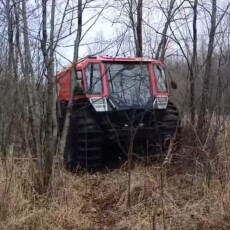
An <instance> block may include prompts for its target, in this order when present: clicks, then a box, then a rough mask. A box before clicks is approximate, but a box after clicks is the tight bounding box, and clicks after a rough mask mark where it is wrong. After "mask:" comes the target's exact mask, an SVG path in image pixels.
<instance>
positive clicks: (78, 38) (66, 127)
mask: <svg viewBox="0 0 230 230" xmlns="http://www.w3.org/2000/svg"><path fill="white" fill-rule="evenodd" d="M82 11H83V8H82V0H78V11H77V14H78V27H77V34H76V39H75V41H74V55H73V63H72V69H71V86H70V88H71V97H70V100H69V101H68V105H67V113H66V118H65V122H64V127H63V131H62V136H61V146H60V151H61V153H62V155H63V154H64V150H65V145H66V138H67V134H68V130H69V125H70V118H71V107H72V104H73V96H74V89H75V86H76V75H77V73H76V64H77V60H78V56H79V46H80V42H81V36H82Z"/></svg>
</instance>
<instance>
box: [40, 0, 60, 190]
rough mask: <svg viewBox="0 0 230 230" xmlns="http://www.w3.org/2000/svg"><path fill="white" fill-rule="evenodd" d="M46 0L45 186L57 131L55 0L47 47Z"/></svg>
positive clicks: (45, 17)
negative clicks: (46, 94) (46, 95)
mask: <svg viewBox="0 0 230 230" xmlns="http://www.w3.org/2000/svg"><path fill="white" fill-rule="evenodd" d="M46 3H47V1H46V0H42V35H43V38H42V44H41V46H42V53H43V58H44V63H45V67H46V71H47V79H48V98H47V106H46V115H47V117H46V127H45V140H46V143H45V145H46V147H47V148H46V151H44V174H43V184H44V186H45V187H47V186H48V185H49V181H50V176H51V174H52V167H53V160H54V154H55V152H56V140H57V132H56V131H55V132H54V133H53V129H54V130H56V125H57V124H56V123H57V122H56V119H54V117H56V110H55V109H54V108H55V107H56V106H55V105H56V103H55V102H56V98H55V85H54V18H55V0H52V6H51V22H50V45H49V48H47V37H48V36H47V5H46Z"/></svg>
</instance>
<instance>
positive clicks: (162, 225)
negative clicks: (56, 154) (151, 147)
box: [0, 133, 230, 230]
mask: <svg viewBox="0 0 230 230" xmlns="http://www.w3.org/2000/svg"><path fill="white" fill-rule="evenodd" d="M223 136H224V138H223V139H221V141H223V143H221V145H222V146H223V147H222V148H221V149H219V154H218V155H217V156H216V157H214V158H212V159H207V156H206V154H205V153H204V152H202V151H200V150H199V151H198V150H196V151H195V149H194V148H192V147H190V148H189V147H186V148H183V149H182V150H181V152H180V154H179V156H177V157H175V160H174V161H172V163H171V164H170V165H167V166H165V167H164V168H162V167H161V163H159V162H153V163H152V165H151V166H149V165H147V166H146V165H145V166H143V165H138V164H136V165H135V168H134V169H133V170H132V172H131V173H132V176H131V178H132V184H131V207H130V208H129V209H128V208H127V187H128V186H127V181H128V172H127V170H125V169H119V170H113V171H111V172H110V171H108V172H103V173H102V172H101V173H96V174H86V173H85V174H83V173H81V175H79V174H78V175H76V174H71V173H68V172H66V171H65V170H64V169H63V168H62V167H61V166H57V167H56V169H55V171H54V175H53V179H52V185H51V187H50V189H49V193H48V194H46V195H43V196H39V195H38V194H36V192H35V191H34V189H33V179H32V178H31V164H30V163H29V162H27V161H24V162H23V163H12V162H9V163H8V167H7V168H8V170H7V171H6V169H5V167H4V166H3V165H0V185H1V186H0V229H3V230H4V229H7V230H16V229H17V230H20V229H25V230H27V229H38V230H39V229H55V230H61V229H66V230H72V229H77V230H78V229H79V230H80V229H89V230H90V229H92V230H96V229H100V230H103V229H114V230H116V229H117V230H118V229H119V230H125V229H132V230H135V229H152V230H160V229H188V230H189V229H201V230H202V229H205V230H206V229H230V181H229V178H230V175H229V174H230V151H229V149H228V146H229V143H230V142H227V143H226V142H225V141H226V140H229V136H228V134H227V133H225V134H224V135H223ZM223 136H222V137H223ZM202 154H203V155H202ZM207 162H209V163H210V164H207ZM207 165H209V166H210V167H209V169H207Z"/></svg>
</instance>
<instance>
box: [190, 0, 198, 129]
mask: <svg viewBox="0 0 230 230" xmlns="http://www.w3.org/2000/svg"><path fill="white" fill-rule="evenodd" d="M197 5H198V0H194V5H193V52H192V61H191V66H190V76H189V81H190V116H191V124H192V125H195V105H194V100H195V82H194V81H195V77H196V73H197V68H196V67H197V66H196V61H197V26H196V24H197Z"/></svg>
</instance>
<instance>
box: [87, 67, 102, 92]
mask: <svg viewBox="0 0 230 230" xmlns="http://www.w3.org/2000/svg"><path fill="white" fill-rule="evenodd" d="M85 75H86V82H87V89H86V91H87V93H90V94H100V93H102V81H101V72H100V64H98V63H91V64H89V65H88V66H87V67H86V70H85Z"/></svg>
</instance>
